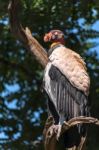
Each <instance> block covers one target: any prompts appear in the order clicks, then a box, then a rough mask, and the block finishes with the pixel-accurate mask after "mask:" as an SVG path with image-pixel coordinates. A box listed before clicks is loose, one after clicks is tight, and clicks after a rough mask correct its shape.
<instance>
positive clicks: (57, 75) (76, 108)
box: [49, 65, 89, 120]
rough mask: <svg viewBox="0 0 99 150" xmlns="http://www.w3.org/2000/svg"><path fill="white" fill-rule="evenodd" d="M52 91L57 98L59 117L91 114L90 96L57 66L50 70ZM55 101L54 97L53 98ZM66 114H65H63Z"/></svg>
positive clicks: (68, 117) (69, 117)
mask: <svg viewBox="0 0 99 150" xmlns="http://www.w3.org/2000/svg"><path fill="white" fill-rule="evenodd" d="M49 77H50V86H51V91H50V92H51V93H52V95H54V97H55V98H56V107H55V109H56V111H57V113H58V114H59V117H60V119H61V117H63V118H65V120H69V119H71V118H73V117H77V116H89V107H88V97H87V96H86V95H85V94H84V93H83V92H82V91H80V90H78V89H77V88H76V87H73V85H72V84H71V83H70V82H69V81H68V79H67V78H66V77H65V76H64V75H63V74H62V73H61V72H60V71H59V70H58V69H57V68H56V67H55V66H53V65H52V66H51V68H50V70H49ZM51 101H52V102H53V99H51ZM61 114H62V115H64V116H61Z"/></svg>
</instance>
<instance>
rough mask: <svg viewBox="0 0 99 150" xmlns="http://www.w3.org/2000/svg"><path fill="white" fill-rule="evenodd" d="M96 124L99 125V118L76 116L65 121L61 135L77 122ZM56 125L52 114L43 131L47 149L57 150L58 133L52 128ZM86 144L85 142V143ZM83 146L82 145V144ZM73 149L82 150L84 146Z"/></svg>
mask: <svg viewBox="0 0 99 150" xmlns="http://www.w3.org/2000/svg"><path fill="white" fill-rule="evenodd" d="M82 123H83V124H95V125H98V126H99V120H98V119H96V118H93V117H84V116H80V117H75V118H72V119H70V120H69V121H67V122H66V121H65V122H64V123H63V125H62V128H61V133H60V136H61V135H62V134H63V133H64V132H65V131H67V130H69V129H70V128H71V127H73V126H76V125H77V124H82ZM53 125H54V119H53V117H52V116H50V117H48V119H47V121H46V124H45V128H44V131H43V135H44V138H45V140H44V145H45V150H57V139H56V135H57V133H55V132H54V131H53V130H52V126H53ZM83 144H84V143H83ZM81 147H82V145H81ZM73 150H82V148H80V147H79V149H78V148H77V149H76V148H75V149H73Z"/></svg>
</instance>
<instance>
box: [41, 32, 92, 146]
mask: <svg viewBox="0 0 99 150" xmlns="http://www.w3.org/2000/svg"><path fill="white" fill-rule="evenodd" d="M44 42H49V43H50V48H49V50H48V63H47V65H46V67H45V70H44V77H43V88H44V90H45V92H46V94H47V96H48V102H47V106H48V115H52V116H53V118H54V125H55V127H56V129H55V130H57V128H58V133H57V138H58V137H59V134H60V130H61V125H62V124H63V122H64V121H69V120H70V119H72V118H74V117H79V116H87V117H89V116H90V106H89V100H88V95H89V89H90V77H89V74H88V72H87V67H86V63H85V62H84V60H83V58H82V57H81V56H80V55H79V54H78V53H76V52H75V51H74V50H71V49H70V48H67V47H66V46H65V35H64V33H63V32H62V31H61V30H57V29H56V30H51V31H49V32H48V33H46V34H45V35H44ZM86 133H87V125H84V124H80V125H76V126H74V127H72V128H70V129H69V130H67V131H66V132H65V133H64V134H63V143H64V147H65V148H71V147H73V146H76V147H78V146H79V144H80V142H81V138H82V137H83V138H85V137H86Z"/></svg>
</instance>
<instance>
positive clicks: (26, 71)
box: [0, 0, 99, 150]
mask: <svg viewBox="0 0 99 150" xmlns="http://www.w3.org/2000/svg"><path fill="white" fill-rule="evenodd" d="M20 2H21V3H22V11H21V12H20V19H21V21H22V23H23V25H24V26H28V27H29V28H30V29H31V31H32V33H33V35H34V36H35V38H36V39H37V40H38V41H39V42H40V43H41V44H42V45H43V47H44V48H45V49H46V50H47V49H48V47H49V45H47V44H44V42H43V36H44V33H46V32H48V31H49V30H51V29H60V30H62V31H63V32H64V34H65V39H66V46H67V47H69V48H71V49H73V50H75V51H76V52H78V53H79V54H80V55H81V56H82V57H83V59H84V60H85V62H86V64H87V67H88V72H89V75H90V77H91V88H90V96H89V99H90V102H91V113H92V116H94V117H97V118H99V0H90V1H86V0H82V1H81V0H20ZM7 6H8V0H3V1H2V0H0V150H44V148H43V144H42V131H43V127H44V123H45V120H46V118H47V110H46V108H47V107H46V97H45V96H44V94H43V93H42V92H41V87H42V78H43V69H42V67H41V66H40V65H39V64H38V62H37V61H36V60H35V58H34V57H33V56H32V55H31V54H30V52H29V51H28V50H26V49H25V47H24V45H22V43H20V42H19V41H18V40H17V39H16V38H15V37H14V36H13V35H12V34H11V32H10V26H9V16H8V10H7ZM87 150H99V127H97V126H94V125H93V126H90V129H89V133H88V140H87Z"/></svg>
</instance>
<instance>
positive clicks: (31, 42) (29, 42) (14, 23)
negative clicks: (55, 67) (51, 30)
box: [8, 0, 48, 67]
mask: <svg viewBox="0 0 99 150" xmlns="http://www.w3.org/2000/svg"><path fill="white" fill-rule="evenodd" d="M19 6H20V0H11V1H10V2H9V6H8V11H9V18H10V26H11V31H12V33H13V34H14V36H16V37H17V38H18V39H19V40H20V41H22V42H23V44H24V46H25V47H26V48H27V49H28V50H29V51H31V52H32V54H33V55H34V56H35V58H36V59H37V60H38V61H39V63H40V64H41V65H42V66H43V67H45V66H46V64H47V62H48V57H47V53H46V51H45V50H44V48H43V47H42V46H41V45H40V44H39V42H38V41H37V40H36V39H35V38H34V37H33V36H32V33H31V31H30V30H29V28H27V27H26V29H24V28H23V27H22V25H21V23H20V21H19V18H18V12H20V11H19Z"/></svg>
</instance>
